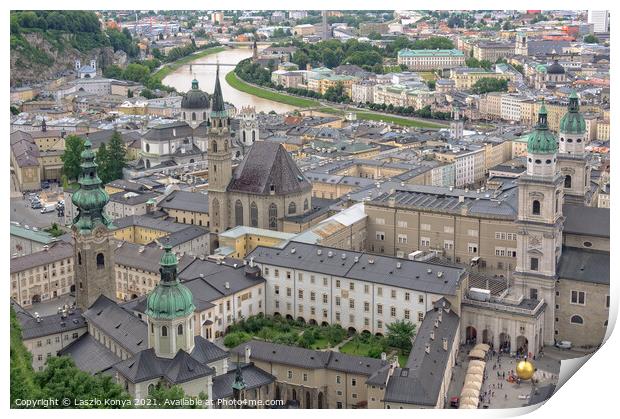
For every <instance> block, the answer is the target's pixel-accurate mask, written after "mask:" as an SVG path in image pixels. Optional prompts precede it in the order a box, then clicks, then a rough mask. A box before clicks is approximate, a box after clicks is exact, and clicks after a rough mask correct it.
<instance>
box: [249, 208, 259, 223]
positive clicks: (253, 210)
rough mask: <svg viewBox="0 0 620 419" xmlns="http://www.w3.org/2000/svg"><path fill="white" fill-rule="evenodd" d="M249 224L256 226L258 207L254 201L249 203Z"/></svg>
mask: <svg viewBox="0 0 620 419" xmlns="http://www.w3.org/2000/svg"><path fill="white" fill-rule="evenodd" d="M250 226H252V227H258V207H257V206H256V202H252V203H251V204H250Z"/></svg>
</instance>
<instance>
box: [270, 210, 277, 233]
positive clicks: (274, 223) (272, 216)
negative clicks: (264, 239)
mask: <svg viewBox="0 0 620 419" xmlns="http://www.w3.org/2000/svg"><path fill="white" fill-rule="evenodd" d="M269 228H270V229H272V230H275V229H277V228H278V207H277V206H276V204H271V205H269Z"/></svg>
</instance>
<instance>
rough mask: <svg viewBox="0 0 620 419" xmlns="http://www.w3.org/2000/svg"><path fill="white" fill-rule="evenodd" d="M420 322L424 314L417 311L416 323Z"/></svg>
mask: <svg viewBox="0 0 620 419" xmlns="http://www.w3.org/2000/svg"><path fill="white" fill-rule="evenodd" d="M422 320H424V313H422V312H421V311H418V321H419V322H421V321H422Z"/></svg>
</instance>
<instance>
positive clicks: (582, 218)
mask: <svg viewBox="0 0 620 419" xmlns="http://www.w3.org/2000/svg"><path fill="white" fill-rule="evenodd" d="M562 213H563V215H564V217H566V220H565V221H564V233H569V234H578V235H583V236H598V237H609V215H610V212H609V208H595V207H586V206H583V205H573V204H564V205H563V206H562Z"/></svg>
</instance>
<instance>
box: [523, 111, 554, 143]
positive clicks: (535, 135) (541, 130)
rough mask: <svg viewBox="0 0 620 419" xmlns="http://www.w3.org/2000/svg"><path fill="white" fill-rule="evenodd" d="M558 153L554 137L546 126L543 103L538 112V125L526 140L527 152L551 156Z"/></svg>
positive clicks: (545, 112) (545, 113)
mask: <svg viewBox="0 0 620 419" xmlns="http://www.w3.org/2000/svg"><path fill="white" fill-rule="evenodd" d="M557 151H558V143H557V141H556V139H555V136H554V135H553V134H552V133H551V131H549V126H548V125H547V108H545V104H544V103H543V104H542V105H541V106H540V110H539V111H538V123H537V124H536V128H535V129H534V131H532V132H531V133H530V135H529V136H528V138H527V152H528V153H533V154H553V153H556V152H557Z"/></svg>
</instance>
